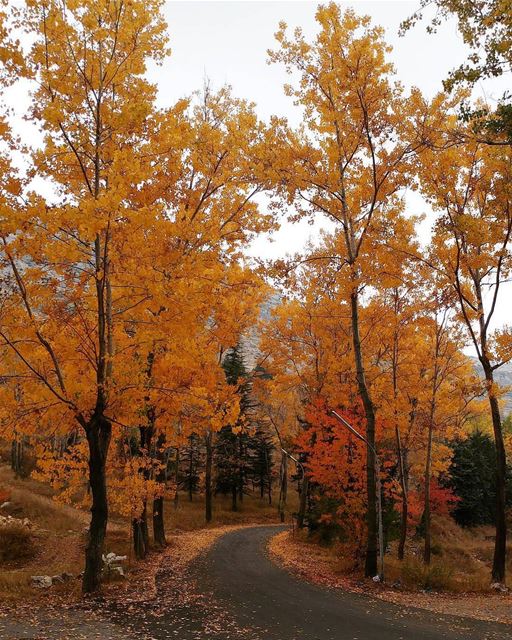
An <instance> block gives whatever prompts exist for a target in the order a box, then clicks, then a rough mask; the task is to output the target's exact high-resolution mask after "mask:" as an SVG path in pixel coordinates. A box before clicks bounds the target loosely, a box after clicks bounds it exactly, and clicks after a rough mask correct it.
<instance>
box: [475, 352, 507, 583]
mask: <svg viewBox="0 0 512 640" xmlns="http://www.w3.org/2000/svg"><path fill="white" fill-rule="evenodd" d="M481 363H482V366H483V368H484V373H485V380H486V382H487V396H488V399H489V406H490V408H491V416H492V427H493V432H494V442H495V446H496V537H495V540H494V558H493V562H492V579H493V581H494V582H499V583H500V584H502V583H504V582H505V573H506V554H507V550H506V549H507V519H506V496H505V487H506V477H507V458H506V453H505V444H504V442H503V431H502V425H501V415H500V408H499V404H498V399H497V398H496V395H495V393H494V375H493V370H492V367H491V365H490V362H489V360H488V358H486V357H485V356H484V357H482V358H481Z"/></svg>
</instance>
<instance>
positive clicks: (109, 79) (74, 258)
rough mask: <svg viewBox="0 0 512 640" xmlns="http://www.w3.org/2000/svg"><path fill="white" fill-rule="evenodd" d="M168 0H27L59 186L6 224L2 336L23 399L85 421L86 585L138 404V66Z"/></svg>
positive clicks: (56, 418)
mask: <svg viewBox="0 0 512 640" xmlns="http://www.w3.org/2000/svg"><path fill="white" fill-rule="evenodd" d="M161 4H162V3H161V2H159V1H158V0H154V1H150V2H137V1H134V2H130V3H124V2H107V1H106V0H105V1H103V0H102V1H101V2H91V1H89V0H83V1H80V2H75V3H72V4H69V3H65V2H61V0H48V1H47V2H44V3H39V2H28V3H27V11H26V14H25V16H24V24H25V25H26V28H27V29H28V30H29V32H30V34H31V37H33V38H34V43H33V46H32V49H31V52H30V55H29V58H28V61H27V63H28V67H29V72H30V74H31V75H32V77H33V78H34V79H35V80H36V81H37V89H35V91H34V93H33V101H32V107H31V115H30V117H31V119H32V120H33V121H34V122H35V123H37V124H39V125H40V127H41V129H42V131H43V133H44V136H45V138H44V145H43V148H42V149H40V150H35V151H34V152H33V154H32V163H33V172H34V173H36V174H37V175H38V176H40V177H43V178H46V179H47V181H48V182H49V184H50V185H51V189H50V191H51V196H49V197H48V198H47V199H46V200H43V199H42V198H40V197H37V196H35V195H31V196H29V204H28V207H26V208H23V209H21V210H20V208H19V207H18V208H17V210H15V211H12V212H10V214H9V215H8V219H7V221H6V223H5V224H4V225H3V236H2V245H3V257H4V264H5V265H7V266H8V267H9V269H10V271H11V273H12V279H13V282H14V288H13V290H12V292H11V296H10V299H9V304H8V308H7V309H6V313H5V314H4V316H3V318H2V327H1V332H0V336H1V338H2V340H3V346H4V348H7V349H8V350H9V352H10V354H11V363H12V364H13V365H14V366H15V371H16V372H20V375H21V372H23V373H24V378H23V379H24V382H23V385H22V387H23V394H24V401H23V405H24V406H25V407H27V406H31V407H32V408H33V410H35V411H36V412H37V414H38V415H39V416H43V415H44V419H43V420H42V421H41V422H40V425H39V426H40V427H41V424H44V425H46V427H48V428H53V427H49V425H50V424H52V423H53V424H58V425H59V426H60V428H61V429H62V430H66V429H68V430H73V429H75V428H76V427H80V428H81V429H83V432H84V434H85V436H86V439H87V443H88V451H89V453H88V467H89V483H90V487H91V494H92V507H91V515H92V517H91V525H90V529H89V535H88V541H87V545H86V552H85V559H86V561H85V571H84V578H83V590H84V592H91V591H95V590H96V589H97V588H98V586H99V582H100V572H101V568H102V552H103V544H104V539H105V532H106V525H107V518H108V501H107V487H106V463H107V456H108V452H109V446H110V441H111V437H112V425H113V424H115V423H116V421H119V420H120V419H122V417H124V416H123V413H124V414H126V413H129V412H130V406H129V405H130V404H132V403H135V404H137V393H136V390H135V389H136V387H137V384H133V378H132V380H131V383H132V384H130V385H127V384H126V382H127V379H128V378H130V377H131V376H129V375H127V374H128V371H129V365H127V360H129V358H127V354H128V353H129V352H130V350H131V349H133V344H132V343H133V341H132V337H131V336H130V334H129V333H127V332H126V330H125V329H126V326H127V325H126V324H125V323H126V322H128V321H129V316H130V310H131V309H133V308H134V307H136V306H137V305H141V304H143V303H144V301H145V300H146V299H147V293H146V290H145V289H144V287H141V286H140V282H141V280H140V279H141V275H142V271H143V263H142V262H141V247H144V238H143V233H142V232H141V224H142V223H143V221H144V224H147V221H148V219H150V218H151V216H155V215H156V213H157V212H156V211H155V209H151V208H149V209H146V208H144V207H143V206H140V205H138V204H137V203H136V202H135V200H134V194H135V193H136V191H137V187H138V184H139V183H140V182H141V180H144V177H145V171H147V169H148V166H149V165H148V162H147V154H146V151H147V150H146V148H145V147H146V140H147V125H148V122H150V120H151V117H152V113H153V100H154V97H155V90H154V87H153V86H152V85H150V84H149V83H148V82H147V81H146V80H145V79H144V78H143V74H144V73H145V70H146V65H147V61H148V60H154V61H156V62H158V61H160V60H162V58H163V57H164V55H165V53H166V38H165V35H164V31H165V24H164V22H163V20H162V17H161V12H160V10H161ZM135 274H136V277H135ZM4 350H5V349H4ZM114 372H115V374H114ZM19 379H21V378H19ZM127 388H130V389H131V392H130V393H128V392H126V390H127ZM128 396H129V397H130V401H129V403H128V404H124V406H123V401H125V400H127V398H128ZM18 408H19V409H20V408H21V407H20V406H18Z"/></svg>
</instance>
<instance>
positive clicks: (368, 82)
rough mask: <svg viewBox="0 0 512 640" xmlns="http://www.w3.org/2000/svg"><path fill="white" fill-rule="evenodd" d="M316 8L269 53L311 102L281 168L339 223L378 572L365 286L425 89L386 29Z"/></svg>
mask: <svg viewBox="0 0 512 640" xmlns="http://www.w3.org/2000/svg"><path fill="white" fill-rule="evenodd" d="M316 18H317V21H318V23H319V25H320V32H319V34H318V36H317V37H316V39H315V40H314V41H313V42H308V41H307V40H306V38H305V37H304V35H303V34H302V32H301V30H300V29H297V30H296V31H295V33H294V37H293V38H292V39H288V37H287V35H286V25H285V24H284V23H283V24H282V25H281V26H280V29H279V31H278V33H277V35H276V37H277V40H278V42H279V44H280V49H279V50H278V51H275V52H271V53H270V56H271V60H272V61H273V62H282V63H283V64H284V65H285V66H286V68H287V70H288V71H289V72H290V73H292V72H297V73H298V76H299V82H298V84H297V86H295V87H292V86H287V88H286V91H287V93H288V94H289V95H292V96H293V97H294V98H295V100H296V102H297V103H298V104H299V105H301V106H302V108H303V110H304V126H303V127H302V128H301V129H300V130H299V131H298V132H296V133H288V134H284V140H283V141H282V142H281V143H280V145H279V151H278V152H277V154H276V155H277V156H278V157H276V159H275V161H274V169H275V176H276V182H277V184H278V185H279V186H280V190H281V192H282V193H283V195H284V197H286V198H287V201H288V202H289V203H290V204H292V203H293V204H294V205H295V206H296V207H297V215H296V216H295V218H298V217H300V216H305V215H308V216H315V215H325V216H327V217H328V219H329V220H331V221H332V222H333V223H334V225H335V226H336V235H335V240H334V242H333V246H332V249H333V251H334V253H331V254H329V255H328V256H325V259H328V260H333V261H334V262H335V263H336V264H337V266H338V267H339V268H340V269H342V270H343V271H344V272H346V273H347V274H348V275H347V287H346V302H347V303H348V305H349V309H350V317H351V336H352V352H353V369H354V373H355V379H356V381H357V386H358V390H359V395H360V398H361V402H362V404H363V407H364V412H365V418H366V436H367V440H368V449H367V458H368V464H367V492H368V496H367V497H368V505H367V508H368V513H367V521H368V545H367V557H366V574H367V575H375V574H376V573H377V511H376V476H375V453H374V452H375V443H376V441H375V424H376V407H375V403H374V400H373V398H372V396H371V391H370V388H369V385H368V381H367V375H366V369H367V362H365V357H364V354H363V348H362V335H361V326H360V325H361V320H360V313H361V296H362V291H363V288H364V286H365V285H367V284H368V278H367V269H368V266H369V265H371V258H370V252H371V250H370V246H372V247H375V246H376V245H377V244H378V243H379V241H380V242H382V241H383V240H384V237H385V235H386V229H387V225H388V221H389V220H390V218H391V217H393V216H395V215H396V214H397V212H398V211H399V205H398V202H397V194H398V192H399V191H400V189H402V188H403V187H405V186H406V185H407V184H408V182H409V181H410V175H409V173H410V168H411V167H410V163H411V159H412V157H413V156H414V154H415V152H416V151H417V150H418V149H419V148H420V147H421V146H422V144H423V141H424V135H423V134H424V127H425V123H426V122H427V121H428V117H427V116H426V115H425V105H424V102H423V100H422V98H421V96H420V95H419V93H418V92H417V91H414V92H413V93H412V94H411V95H409V96H406V95H405V94H404V92H403V89H402V88H401V86H400V85H399V84H397V83H394V82H393V81H392V79H391V75H392V73H393V67H392V65H391V64H390V63H389V62H388V61H387V60H386V56H387V53H388V51H389V47H388V46H387V45H386V44H385V42H384V41H383V31H382V29H379V28H376V27H372V26H371V25H370V20H369V18H367V17H362V18H361V17H358V16H356V15H355V14H354V13H353V12H352V11H347V12H346V13H345V14H344V15H341V11H340V9H339V7H338V5H336V4H334V3H331V4H329V5H325V6H320V7H319V9H318V11H317V14H316ZM316 259H320V258H319V256H317V257H316Z"/></svg>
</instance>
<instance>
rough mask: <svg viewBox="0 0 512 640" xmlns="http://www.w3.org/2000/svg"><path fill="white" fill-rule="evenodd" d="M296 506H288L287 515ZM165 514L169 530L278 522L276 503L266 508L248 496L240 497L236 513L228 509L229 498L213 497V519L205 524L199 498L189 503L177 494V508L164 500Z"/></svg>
mask: <svg viewBox="0 0 512 640" xmlns="http://www.w3.org/2000/svg"><path fill="white" fill-rule="evenodd" d="M296 506H297V505H296V504H295V502H294V501H292V502H291V503H290V505H289V511H290V513H291V511H292V510H293V509H295V508H296ZM165 514H166V523H168V529H169V530H170V531H171V530H176V531H193V530H195V529H204V528H215V527H219V526H224V525H245V524H252V523H257V524H266V523H269V524H276V523H277V522H278V514H277V506H276V504H275V503H273V504H271V505H269V504H268V500H267V499H263V500H260V498H258V497H255V496H251V495H249V496H244V499H243V502H242V504H241V505H239V508H238V511H232V510H231V498H230V497H229V496H221V495H219V496H217V497H216V498H215V500H214V503H213V520H212V522H211V523H210V524H209V525H207V524H206V522H205V512H204V500H203V498H202V496H194V499H193V501H192V502H190V501H189V499H188V496H187V495H185V494H183V495H182V494H180V496H179V501H178V508H177V509H175V507H174V504H173V502H172V501H171V500H169V501H166V504H165Z"/></svg>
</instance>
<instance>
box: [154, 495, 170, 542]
mask: <svg viewBox="0 0 512 640" xmlns="http://www.w3.org/2000/svg"><path fill="white" fill-rule="evenodd" d="M153 540H154V542H155V545H157V546H159V547H165V546H166V545H167V540H166V539H165V524H164V497H163V496H158V497H157V498H155V499H154V500H153Z"/></svg>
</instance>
